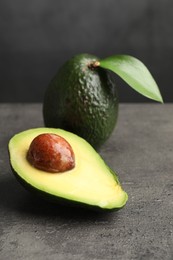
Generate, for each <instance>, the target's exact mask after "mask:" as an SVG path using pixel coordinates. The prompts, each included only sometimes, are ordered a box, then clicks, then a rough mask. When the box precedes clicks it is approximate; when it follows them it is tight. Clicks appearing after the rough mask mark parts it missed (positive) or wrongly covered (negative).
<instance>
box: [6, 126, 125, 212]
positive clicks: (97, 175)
mask: <svg viewBox="0 0 173 260" xmlns="http://www.w3.org/2000/svg"><path fill="white" fill-rule="evenodd" d="M43 133H52V134H57V135H59V136H61V137H63V138H64V139H65V140H66V141H67V142H68V143H69V144H70V145H71V147H72V148H73V151H74V154H75V167H74V168H73V169H72V170H69V171H66V172H63V173H50V172H46V171H42V170H39V169H36V168H35V167H33V166H32V165H31V164H30V163H29V162H28V160H27V152H28V149H29V146H30V144H31V142H32V141H33V139H34V138H35V137H37V136H38V135H40V134H43ZM9 155H10V163H11V166H12V169H13V171H14V173H15V175H16V177H17V179H18V180H19V181H20V182H21V183H22V184H24V186H25V187H27V188H29V189H30V190H33V191H35V192H37V193H38V194H41V195H44V197H45V198H53V200H55V201H56V200H57V201H61V200H62V201H67V202H69V203H70V204H73V203H74V204H76V203H77V204H78V205H85V206H88V207H94V208H100V209H119V208H122V207H123V206H124V205H125V203H126V201H127V199H128V196H127V194H126V192H125V191H124V190H123V189H122V188H121V186H120V183H119V181H118V177H117V175H116V174H115V173H114V172H113V171H112V170H111V169H110V168H109V167H108V166H107V165H106V164H105V162H104V161H103V159H102V158H101V157H100V155H99V154H98V153H97V152H96V151H95V150H94V149H93V148H92V146H91V145H90V144H89V143H88V142H86V141H85V140H84V139H82V138H81V137H79V136H77V135H75V134H72V133H70V132H67V131H64V130H61V129H53V128H35V129H30V130H26V131H23V132H21V133H19V134H16V135H15V136H13V137H12V138H11V140H10V142H9Z"/></svg>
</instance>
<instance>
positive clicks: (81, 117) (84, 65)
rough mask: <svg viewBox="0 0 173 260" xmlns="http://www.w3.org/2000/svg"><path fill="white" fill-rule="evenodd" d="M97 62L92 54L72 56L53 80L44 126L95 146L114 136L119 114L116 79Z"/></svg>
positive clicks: (48, 89) (49, 87)
mask: <svg viewBox="0 0 173 260" xmlns="http://www.w3.org/2000/svg"><path fill="white" fill-rule="evenodd" d="M97 61H99V58H98V57H96V56H93V55H89V54H80V55H76V56H74V57H73V58H71V59H70V60H69V61H67V62H66V63H65V64H64V65H63V66H62V67H61V68H60V69H59V70H58V72H57V73H56V75H55V77H54V78H53V79H52V81H51V82H50V84H49V86H48V88H47V90H46V92H45V96H44V101H43V118H44V123H45V126H47V127H53V128H62V129H65V130H67V131H70V132H73V133H75V134H77V135H79V136H81V137H83V138H84V139H86V140H87V141H88V142H89V143H90V144H91V145H92V146H93V147H94V148H95V149H99V148H100V147H101V145H102V144H103V143H104V142H105V141H106V140H107V139H108V137H109V136H110V135H111V133H112V131H113V129H114V127H115V125H116V122H117V116H118V98H117V91H116V86H115V82H114V81H113V79H112V78H111V76H110V73H109V72H108V71H106V70H104V69H102V68H100V67H97V66H96V64H97Z"/></svg>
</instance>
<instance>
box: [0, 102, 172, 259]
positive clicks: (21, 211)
mask: <svg viewBox="0 0 173 260" xmlns="http://www.w3.org/2000/svg"><path fill="white" fill-rule="evenodd" d="M119 111H120V112H119V120H118V125H117V127H116V129H115V131H114V133H113V134H112V136H111V138H110V139H109V140H108V142H107V143H106V144H105V145H104V147H103V148H102V150H101V151H100V152H101V154H102V156H103V157H104V159H105V161H106V162H107V163H108V164H109V165H110V166H111V167H112V168H113V169H114V170H116V171H117V172H118V174H119V178H120V180H121V183H122V185H123V187H124V189H125V190H126V191H127V193H128V195H129V200H128V203H127V205H126V206H125V207H124V208H123V209H122V210H120V211H118V212H112V213H96V212H91V211H87V210H82V209H72V208H66V207H62V206H54V205H50V204H47V203H45V202H44V201H42V200H41V199H38V198H35V197H33V196H32V195H30V193H28V192H27V191H25V190H24V189H23V187H21V186H20V184H18V182H17V181H16V179H15V178H14V177H13V175H12V173H11V169H10V166H9V161H8V152H7V143H8V141H9V138H10V137H11V136H12V135H13V134H15V133H17V132H19V131H22V130H25V129H28V128H32V127H39V126H43V120H42V108H41V105H40V104H1V105H0V259H2V260H11V259H13V260H15V259H16V260H23V259H25V260H28V259H32V260H34V259H40V260H44V259H50V260H54V259H55V260H56V259H58V260H61V259H62V260H72V259H76V260H89V259H93V260H94V259H105V260H109V259H121V260H126V259H146V260H150V259H152V260H153V259H161V260H168V259H169V260H171V259H173V249H172V248H173V116H172V115H173V104H166V105H160V104H121V105H120V110H119Z"/></svg>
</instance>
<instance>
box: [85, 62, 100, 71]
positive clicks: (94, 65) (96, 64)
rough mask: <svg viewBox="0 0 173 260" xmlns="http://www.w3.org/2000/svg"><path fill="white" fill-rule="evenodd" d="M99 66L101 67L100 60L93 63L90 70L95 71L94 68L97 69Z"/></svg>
mask: <svg viewBox="0 0 173 260" xmlns="http://www.w3.org/2000/svg"><path fill="white" fill-rule="evenodd" d="M99 66H100V62H99V61H98V60H96V61H93V62H91V63H89V64H88V68H90V69H94V68H97V67H99Z"/></svg>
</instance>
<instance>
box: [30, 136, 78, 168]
mask: <svg viewBox="0 0 173 260" xmlns="http://www.w3.org/2000/svg"><path fill="white" fill-rule="evenodd" d="M27 160H28V161H29V162H30V164H31V165H32V166H34V167H35V168H37V169H40V170H43V171H46V172H53V173H56V172H65V171H69V170H72V169H73V168H74V167H75V156H74V152H73V149H72V147H71V145H70V144H69V143H68V142H67V141H66V140H65V139H64V138H63V137H61V136H59V135H56V134H49V133H45V134H40V135H38V136H37V137H35V138H34V139H33V141H32V142H31V144H30V147H29V150H28V152H27Z"/></svg>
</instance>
